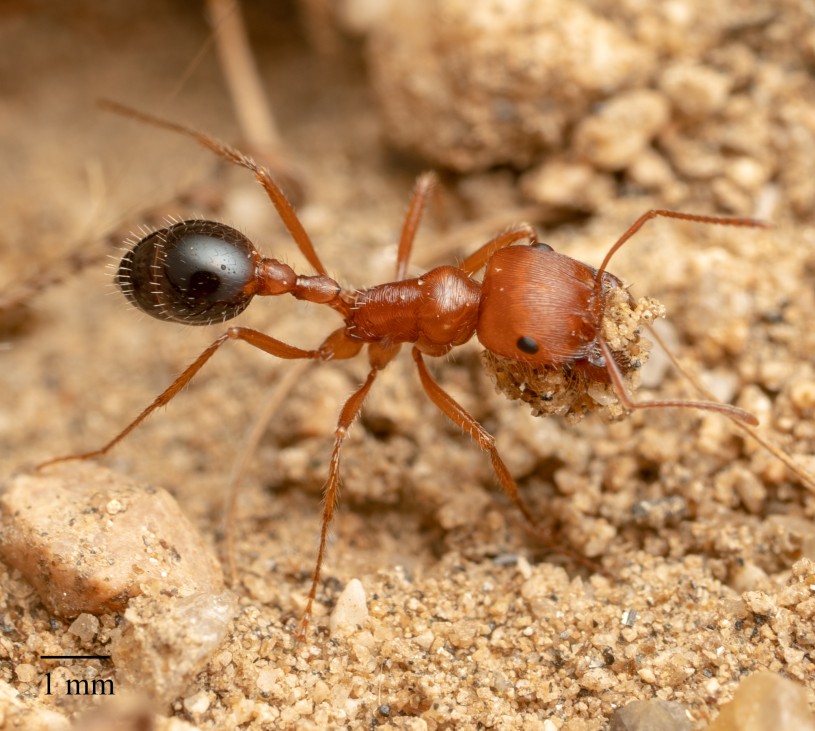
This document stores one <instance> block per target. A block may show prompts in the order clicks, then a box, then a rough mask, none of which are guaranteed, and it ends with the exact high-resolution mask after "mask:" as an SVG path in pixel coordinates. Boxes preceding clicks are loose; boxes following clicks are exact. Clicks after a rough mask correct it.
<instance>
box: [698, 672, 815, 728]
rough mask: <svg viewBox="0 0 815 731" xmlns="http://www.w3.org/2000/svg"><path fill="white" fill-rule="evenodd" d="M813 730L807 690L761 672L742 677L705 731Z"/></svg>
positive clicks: (774, 675)
mask: <svg viewBox="0 0 815 731" xmlns="http://www.w3.org/2000/svg"><path fill="white" fill-rule="evenodd" d="M782 729H783V730H784V731H786V730H787V729H789V731H792V729H795V731H815V716H813V715H812V713H811V712H810V710H809V703H808V702H807V691H806V689H805V688H804V687H803V686H800V685H798V683H795V682H793V681H792V680H788V679H787V678H782V677H781V676H780V675H776V674H775V673H770V672H767V671H761V672H758V673H754V674H753V675H751V676H749V677H748V678H745V679H744V680H743V681H742V682H741V684H740V685H739V687H738V689H737V690H736V694H735V695H734V696H733V700H732V701H730V702H729V703H725V704H724V705H723V706H722V710H721V713H720V714H719V717H718V718H717V719H716V720H715V721H714V722H713V723H712V724H710V726H708V727H707V731H781V730H782Z"/></svg>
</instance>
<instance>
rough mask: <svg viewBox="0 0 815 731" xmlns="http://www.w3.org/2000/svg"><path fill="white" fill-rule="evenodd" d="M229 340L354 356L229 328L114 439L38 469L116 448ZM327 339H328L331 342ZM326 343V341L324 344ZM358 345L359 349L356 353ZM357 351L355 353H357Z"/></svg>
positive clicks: (273, 351)
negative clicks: (309, 348)
mask: <svg viewBox="0 0 815 731" xmlns="http://www.w3.org/2000/svg"><path fill="white" fill-rule="evenodd" d="M331 337H332V336H329V339H328V340H331ZM227 340H243V341H244V342H247V343H249V344H250V345H252V346H254V347H255V348H259V349H260V350H263V351H265V352H267V353H269V354H270V355H274V356H276V357H278V358H284V359H288V360H290V359H298V358H309V359H313V360H327V359H328V358H330V357H335V358H336V357H352V356H351V355H347V356H346V355H344V354H341V355H338V354H336V353H334V352H332V351H330V350H327V349H326V348H325V347H321V348H320V349H318V350H302V349H301V348H296V347H295V346H293V345H287V344H286V343H284V342H282V341H280V340H277V339H275V338H273V337H271V336H269V335H266V334H265V333H262V332H258V331H257V330H252V329H250V328H246V327H230V328H229V330H227V331H226V332H225V333H224V334H223V335H221V337H219V338H218V339H217V340H216V341H215V342H213V343H212V345H210V346H209V347H208V348H207V349H206V350H205V351H204V352H203V353H201V354H200V355H199V356H198V357H197V358H196V359H195V360H194V361H193V362H192V363H191V364H190V365H189V366H187V368H185V369H184V371H183V372H182V373H181V375H180V376H178V378H176V379H175V381H173V382H172V383H171V384H170V386H169V387H168V388H167V389H166V390H165V391H163V392H162V393H161V394H159V396H158V397H157V398H156V399H155V400H154V401H153V403H151V404H150V405H149V406H148V407H147V408H146V409H144V411H142V412H141V413H140V414H139V415H138V416H137V417H136V418H135V419H134V420H133V421H131V422H130V424H128V425H127V426H126V427H125V428H124V429H123V430H122V431H121V432H119V433H118V434H117V435H116V436H115V437H113V439H111V440H110V441H109V442H108V443H107V444H105V445H104V446H103V447H101V448H99V449H95V450H93V451H92V452H84V453H82V454H69V455H66V456H64V457H54V458H53V459H49V460H46V461H45V462H42V463H41V464H39V465H37V469H42V468H43V467H47V466H48V465H52V464H56V463H57V462H67V461H69V460H79V459H93V458H94V457H101V456H102V455H104V454H107V453H108V452H109V451H110V450H111V449H112V448H113V447H115V446H116V445H117V444H118V443H119V442H121V441H122V439H124V438H125V437H126V436H127V435H128V434H130V432H132V431H133V430H134V429H135V428H136V427H137V426H139V424H141V423H142V422H143V421H144V420H145V419H146V418H147V417H148V416H150V414H152V413H153V412H154V411H155V410H156V409H158V408H160V407H161V406H165V405H166V404H168V403H169V402H170V401H172V399H173V398H174V397H175V396H176V395H177V394H178V392H179V391H180V390H181V389H182V388H184V386H186V385H187V384H188V383H189V382H190V381H191V380H192V379H193V377H194V376H195V374H196V373H198V371H200V370H201V368H203V367H204V365H205V364H206V362H207V361H208V360H209V359H210V358H211V357H212V356H213V355H215V353H216V352H217V351H218V349H219V348H220V347H221V346H222V345H223V344H224V343H225V342H227ZM328 340H327V341H326V342H328ZM324 345H325V344H324ZM358 351H359V348H357V352H358ZM355 354H356V353H354V355H355Z"/></svg>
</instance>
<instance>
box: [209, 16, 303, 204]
mask: <svg viewBox="0 0 815 731" xmlns="http://www.w3.org/2000/svg"><path fill="white" fill-rule="evenodd" d="M206 14H207V16H208V20H209V24H210V26H211V27H212V35H213V38H214V40H215V49H216V50H217V52H218V59H219V61H220V66H221V71H222V73H223V75H224V80H225V81H226V86H227V89H228V90H229V96H230V98H231V100H232V107H233V108H234V110H235V114H236V116H237V118H238V123H239V125H240V128H241V131H242V133H243V139H244V141H245V142H246V145H247V147H248V149H249V151H250V153H251V154H252V155H256V156H257V157H258V159H259V160H261V161H262V162H265V163H267V164H268V165H269V167H270V168H271V169H272V170H273V171H274V172H275V175H276V176H277V178H278V180H280V182H281V184H282V187H283V189H284V190H285V191H286V192H288V193H289V194H290V195H291V196H292V197H293V199H294V200H295V202H298V201H302V200H303V197H304V190H303V184H302V182H301V181H302V177H303V176H302V174H301V173H300V171H298V170H297V167H296V166H295V165H294V164H293V163H292V162H291V160H290V159H288V157H287V155H286V154H285V151H284V145H283V142H282V140H281V137H280V132H279V130H278V126H277V123H276V121H275V117H274V111H273V109H272V107H271V105H270V104H269V100H268V98H267V96H266V93H265V91H264V88H263V87H264V85H263V82H262V80H261V78H260V74H259V72H258V67H257V63H256V62H255V58H254V56H253V54H252V48H251V45H250V43H249V38H248V35H247V32H246V23H245V21H244V18H243V13H242V12H241V7H240V3H238V2H236V0H207V3H206Z"/></svg>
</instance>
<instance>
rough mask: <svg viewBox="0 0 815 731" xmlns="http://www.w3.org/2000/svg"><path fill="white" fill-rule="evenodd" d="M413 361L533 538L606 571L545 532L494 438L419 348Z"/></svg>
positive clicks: (435, 400)
mask: <svg viewBox="0 0 815 731" xmlns="http://www.w3.org/2000/svg"><path fill="white" fill-rule="evenodd" d="M413 360H415V361H416V367H417V368H418V370H419V379H420V380H421V382H422V386H423V388H424V390H425V393H426V394H427V395H428V397H429V398H430V400H431V401H432V402H433V403H434V404H435V405H436V406H437V407H438V409H439V410H440V411H441V412H442V413H443V414H444V415H445V416H446V417H447V418H448V419H450V421H452V422H453V423H454V424H455V425H456V426H457V427H459V429H461V430H462V431H463V432H465V433H466V434H469V435H470V436H471V437H472V438H473V440H474V441H475V442H476V443H477V444H478V446H480V447H481V448H482V449H483V450H485V451H486V452H489V455H490V460H491V461H492V467H493V470H494V471H495V475H496V477H498V482H499V483H500V485H501V489H502V490H503V491H504V493H505V494H506V495H507V496H508V497H509V499H510V500H512V502H513V503H514V504H515V506H516V507H517V508H518V510H520V511H521V513H522V514H523V516H524V518H525V519H526V521H527V523H528V524H529V527H530V528H531V530H532V532H533V533H534V535H535V540H536V541H537V542H538V543H540V544H541V545H543V546H544V547H545V548H547V549H549V550H551V551H554V552H555V553H559V554H561V555H563V556H566V557H568V558H570V559H572V560H573V561H575V562H576V563H579V564H580V565H581V566H584V567H586V568H587V569H589V570H590V571H593V572H596V573H605V571H604V570H603V568H602V567H601V566H599V565H598V564H596V563H594V562H593V561H592V560H591V559H589V558H587V557H586V556H583V555H582V554H580V553H578V552H577V551H573V550H571V549H569V548H568V547H566V546H562V545H559V544H557V543H555V542H554V541H552V540H551V539H550V538H548V537H547V536H546V535H545V534H544V532H543V531H542V529H541V527H540V524H539V522H538V521H537V520H536V519H535V517H534V516H533V515H532V511H530V510H529V508H528V507H527V505H526V503H525V502H524V500H523V498H522V497H521V493H520V491H519V490H518V483H516V482H515V479H514V478H513V477H512V475H511V474H510V472H509V469H508V468H507V466H506V464H505V463H504V460H503V459H501V455H500V454H498V448H497V447H496V446H495V437H494V436H492V434H490V433H489V432H488V431H487V430H486V429H485V428H484V427H483V426H481V424H479V423H478V421H476V419H475V418H474V417H473V416H471V415H470V414H469V413H468V412H467V411H466V410H465V409H464V408H463V407H462V406H461V404H459V403H458V402H457V401H456V400H455V399H454V398H453V397H452V396H450V394H449V393H447V392H446V391H445V390H444V389H443V388H442V387H441V386H439V384H438V383H436V381H435V380H434V379H433V377H432V376H431V375H430V372H429V371H428V370H427V365H426V364H425V362H424V357H423V356H422V353H421V351H420V350H419V349H418V348H413Z"/></svg>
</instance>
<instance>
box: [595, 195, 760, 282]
mask: <svg viewBox="0 0 815 731" xmlns="http://www.w3.org/2000/svg"><path fill="white" fill-rule="evenodd" d="M659 217H662V218H678V219H679V220H680V221H693V222H695V223H712V224H714V225H717V226H745V227H749V228H769V227H770V224H768V223H765V222H764V221H759V220H758V219H755V218H730V217H728V216H698V215H696V214H694V213H679V212H677V211H666V210H663V209H654V210H650V211H648V212H647V213H643V214H642V215H641V216H640V217H639V218H638V219H637V220H636V221H634V223H633V224H632V225H631V226H630V227H629V228H628V230H627V231H626V232H625V233H624V234H623V235H622V236H620V238H619V239H617V241H616V242H615V244H614V246H612V247H611V248H610V249H609V250H608V252H607V253H606V256H605V258H604V259H603V263H602V264H600V268H599V269H598V270H597V274H596V275H595V278H594V286H595V287H599V286H600V279H601V277H602V276H603V273H604V272H605V271H606V268H607V267H608V263H609V261H611V257H612V256H614V254H616V253H617V250H618V249H619V248H620V247H621V246H622V245H623V244H624V243H625V242H626V241H628V239H630V238H631V237H632V236H633V235H634V234H635V233H637V231H639V230H640V229H641V228H642V227H643V226H644V225H645V223H646V222H647V221H650V220H651V219H652V218H659Z"/></svg>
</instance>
